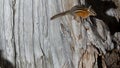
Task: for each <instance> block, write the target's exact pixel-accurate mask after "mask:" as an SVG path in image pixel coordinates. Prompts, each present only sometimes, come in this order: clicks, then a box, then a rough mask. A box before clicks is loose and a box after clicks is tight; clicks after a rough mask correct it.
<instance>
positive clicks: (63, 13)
mask: <svg viewBox="0 0 120 68" xmlns="http://www.w3.org/2000/svg"><path fill="white" fill-rule="evenodd" d="M69 13H70V10H68V11H65V12H61V13H59V14H56V15H54V16H52V17H51V18H50V19H51V20H53V19H55V18H58V17H61V16H64V15H67V14H69Z"/></svg>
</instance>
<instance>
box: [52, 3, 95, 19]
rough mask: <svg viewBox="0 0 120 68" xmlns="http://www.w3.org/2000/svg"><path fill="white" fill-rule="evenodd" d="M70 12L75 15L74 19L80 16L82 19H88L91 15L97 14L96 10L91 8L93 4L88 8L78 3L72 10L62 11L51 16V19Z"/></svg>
mask: <svg viewBox="0 0 120 68" xmlns="http://www.w3.org/2000/svg"><path fill="white" fill-rule="evenodd" d="M67 14H70V15H72V16H74V19H77V18H78V17H79V18H80V17H81V18H82V19H86V18H87V17H89V16H96V13H95V11H94V10H93V9H92V8H91V6H89V7H88V8H87V7H85V6H79V5H76V6H74V7H72V8H71V9H70V10H67V11H65V12H61V13H59V14H56V15H54V16H52V17H51V20H53V19H55V18H58V17H61V16H64V15H67Z"/></svg>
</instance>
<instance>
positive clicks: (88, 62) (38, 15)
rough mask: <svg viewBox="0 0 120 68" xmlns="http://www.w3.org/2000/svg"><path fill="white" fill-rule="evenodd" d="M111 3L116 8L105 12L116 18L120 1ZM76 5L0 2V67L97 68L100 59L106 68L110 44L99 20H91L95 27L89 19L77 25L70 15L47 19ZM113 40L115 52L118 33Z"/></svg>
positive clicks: (51, 0) (53, 0) (52, 0)
mask: <svg viewBox="0 0 120 68" xmlns="http://www.w3.org/2000/svg"><path fill="white" fill-rule="evenodd" d="M113 1H114V2H115V4H116V5H118V9H115V11H114V9H112V10H109V11H108V12H107V13H108V15H112V16H113V17H116V18H117V19H119V18H120V17H119V16H120V15H119V10H120V2H117V1H119V0H116V1H115V0H113ZM80 3H81V4H85V0H80ZM77 4H78V0H0V9H1V10H0V61H1V62H0V67H1V68H5V66H8V67H7V68H9V66H11V68H98V66H99V62H98V60H99V59H98V57H102V60H100V61H101V62H102V64H101V66H103V68H106V65H107V64H106V62H105V60H104V59H105V57H104V55H105V54H106V53H107V51H106V50H112V49H113V48H114V43H113V42H112V38H113V37H112V36H111V34H110V31H109V29H108V27H107V25H106V24H105V22H104V21H103V20H101V19H99V18H96V17H94V22H95V23H94V24H95V25H94V24H93V23H92V22H93V21H91V20H90V17H89V18H88V19H87V20H84V22H79V23H78V22H77V21H75V20H74V19H73V17H72V16H71V15H68V16H63V17H60V18H57V19H55V20H50V17H51V16H53V15H54V14H57V13H60V12H62V11H66V10H69V9H70V8H71V7H73V6H74V5H77ZM115 13H116V14H115ZM86 28H87V30H86ZM115 37H117V38H115V39H114V40H116V39H118V40H117V41H116V42H117V45H118V46H117V48H118V50H119V49H120V46H119V45H120V43H119V41H120V39H119V38H120V33H119V32H118V33H116V34H115ZM1 59H2V60H1Z"/></svg>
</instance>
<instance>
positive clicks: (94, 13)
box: [88, 6, 97, 16]
mask: <svg viewBox="0 0 120 68" xmlns="http://www.w3.org/2000/svg"><path fill="white" fill-rule="evenodd" d="M88 11H89V12H90V16H96V15H97V14H96V12H95V11H94V10H93V9H92V8H91V6H89V8H88Z"/></svg>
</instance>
